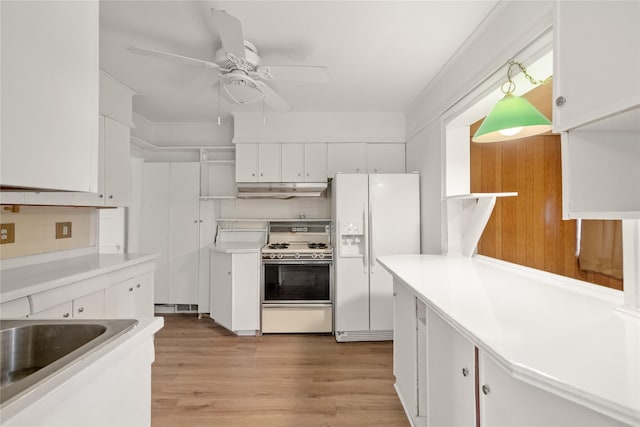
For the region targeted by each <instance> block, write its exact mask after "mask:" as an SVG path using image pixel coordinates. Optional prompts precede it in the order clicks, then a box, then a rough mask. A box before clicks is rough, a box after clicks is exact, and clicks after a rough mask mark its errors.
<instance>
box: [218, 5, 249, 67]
mask: <svg viewBox="0 0 640 427" xmlns="http://www.w3.org/2000/svg"><path fill="white" fill-rule="evenodd" d="M211 15H213V22H214V24H215V25H216V27H217V29H218V34H220V40H221V41H222V47H223V48H224V50H226V51H227V52H228V53H231V54H233V55H235V56H237V57H238V58H245V54H244V35H243V34H242V24H241V23H240V21H239V20H238V18H236V17H235V16H231V15H229V14H228V13H227V12H226V11H224V10H217V9H211Z"/></svg>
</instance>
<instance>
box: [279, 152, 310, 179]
mask: <svg viewBox="0 0 640 427" xmlns="http://www.w3.org/2000/svg"><path fill="white" fill-rule="evenodd" d="M281 150H282V157H281V158H282V181H283V182H304V178H305V171H304V164H305V154H304V152H305V144H282V147H281Z"/></svg>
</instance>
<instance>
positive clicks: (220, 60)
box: [215, 40, 262, 72]
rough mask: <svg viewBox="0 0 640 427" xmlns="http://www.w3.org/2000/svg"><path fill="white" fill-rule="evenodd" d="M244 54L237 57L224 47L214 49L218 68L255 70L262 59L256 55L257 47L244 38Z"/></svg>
mask: <svg viewBox="0 0 640 427" xmlns="http://www.w3.org/2000/svg"><path fill="white" fill-rule="evenodd" d="M244 55H245V57H244V58H239V57H237V56H235V55H232V54H230V53H229V52H227V51H226V50H224V48H220V49H218V50H217V51H216V56H215V62H216V64H218V65H219V66H220V68H226V69H228V70H242V71H245V72H248V71H255V70H256V68H258V66H260V64H261V62H262V61H261V60H260V57H259V56H258V49H257V48H256V47H255V46H254V44H253V43H251V42H248V41H246V40H245V41H244Z"/></svg>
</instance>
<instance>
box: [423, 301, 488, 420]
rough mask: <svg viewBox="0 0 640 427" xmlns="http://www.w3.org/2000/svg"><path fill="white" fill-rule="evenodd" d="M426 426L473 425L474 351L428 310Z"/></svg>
mask: <svg viewBox="0 0 640 427" xmlns="http://www.w3.org/2000/svg"><path fill="white" fill-rule="evenodd" d="M427 328H428V329H427V330H428V332H427V349H428V353H429V357H427V358H425V363H426V364H427V378H428V390H427V396H428V401H429V403H428V407H429V413H428V414H427V415H428V418H429V425H431V426H450V427H455V426H460V427H463V426H473V425H476V424H475V422H476V416H475V415H476V408H475V386H476V385H475V347H474V345H473V344H472V343H471V342H470V341H468V340H467V339H465V338H464V337H463V336H462V335H460V334H459V333H458V332H457V331H456V330H454V329H453V328H452V327H451V326H450V325H449V324H448V323H447V322H445V321H444V320H443V319H442V318H441V317H440V316H439V315H437V314H436V313H434V312H433V311H432V310H427Z"/></svg>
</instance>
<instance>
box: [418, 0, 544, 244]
mask: <svg viewBox="0 0 640 427" xmlns="http://www.w3.org/2000/svg"><path fill="white" fill-rule="evenodd" d="M552 23H553V3H552V2H544V1H536V2H527V1H522V2H520V1H519V2H502V3H500V4H499V5H498V6H497V7H496V8H495V9H494V11H493V12H492V14H490V16H489V17H488V18H487V19H486V20H485V21H484V22H483V23H482V24H481V25H480V26H479V27H478V29H477V30H476V31H475V32H474V34H473V35H472V37H470V38H469V39H468V40H467V42H466V43H465V45H464V46H463V47H462V48H461V49H460V50H459V51H458V52H457V54H456V55H455V56H454V57H453V58H452V60H451V61H450V62H449V63H448V64H447V65H446V66H445V67H444V68H443V69H442V71H441V72H440V74H439V75H438V76H437V77H436V78H435V79H434V80H433V81H432V82H431V83H430V84H429V85H428V86H427V87H426V88H425V90H424V91H423V92H422V93H421V94H420V96H419V97H418V98H417V99H416V101H415V102H414V103H413V105H412V106H411V107H410V108H409V109H408V110H407V147H406V149H407V170H408V171H413V170H417V171H418V172H420V177H421V196H422V197H421V215H422V218H421V220H422V251H423V253H442V252H443V251H446V243H445V241H446V231H445V230H446V211H445V207H444V203H443V201H442V197H443V195H444V194H445V189H444V187H445V184H444V183H445V175H446V170H445V166H444V165H445V163H446V159H445V155H446V154H445V152H446V150H445V149H444V143H445V140H446V132H445V131H444V129H445V125H446V123H445V120H446V119H449V118H450V110H451V109H455V108H456V106H457V108H458V109H460V110H462V108H461V107H460V104H462V103H469V102H470V99H469V98H470V95H471V94H475V95H477V98H478V99H480V95H481V93H480V92H482V91H483V90H484V89H486V90H487V91H488V90H489V89H491V86H497V85H498V84H499V82H500V81H501V80H500V75H502V80H504V79H505V78H506V75H505V72H506V71H505V70H506V68H505V65H506V63H507V62H508V61H509V60H510V59H512V58H517V59H519V60H521V61H526V60H527V59H531V58H530V55H531V52H526V53H524V52H523V51H526V50H527V48H529V49H531V48H530V46H531V45H535V44H536V42H537V41H538V40H539V39H540V38H541V36H543V35H544V34H545V32H548V30H549V28H550V27H551V26H552ZM537 43H539V42H537ZM522 55H529V57H527V58H522V57H521V56H522ZM464 179H467V178H466V177H465V178H464ZM458 186H459V183H458Z"/></svg>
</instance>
